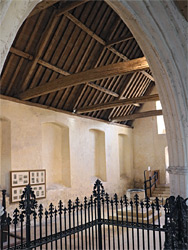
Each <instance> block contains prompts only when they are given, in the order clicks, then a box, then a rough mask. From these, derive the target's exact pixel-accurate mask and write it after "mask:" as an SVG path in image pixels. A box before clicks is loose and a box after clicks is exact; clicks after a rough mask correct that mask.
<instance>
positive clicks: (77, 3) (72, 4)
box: [57, 0, 89, 16]
mask: <svg viewBox="0 0 188 250" xmlns="http://www.w3.org/2000/svg"><path fill="white" fill-rule="evenodd" d="M88 1H89V0H85V1H73V2H68V3H67V4H66V5H65V6H64V7H62V8H61V9H59V11H58V12H57V16H62V15H63V14H65V13H66V12H68V11H70V10H73V9H74V8H76V7H78V6H80V5H82V4H84V3H87V2H88Z"/></svg>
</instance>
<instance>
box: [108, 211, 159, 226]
mask: <svg viewBox="0 0 188 250" xmlns="http://www.w3.org/2000/svg"><path fill="white" fill-rule="evenodd" d="M143 215H144V216H143V220H142V216H139V217H138V219H137V217H136V216H133V217H132V216H128V217H127V216H125V215H124V216H123V218H122V216H121V215H118V220H119V221H122V219H123V221H128V222H137V220H138V222H139V223H147V222H148V223H149V224H152V223H153V215H152V214H150V215H149V217H148V219H147V214H146V215H145V214H143ZM160 216H161V213H160ZM109 219H113V220H117V216H116V214H115V215H114V216H113V217H112V216H109ZM156 220H158V215H157V214H154V221H156Z"/></svg>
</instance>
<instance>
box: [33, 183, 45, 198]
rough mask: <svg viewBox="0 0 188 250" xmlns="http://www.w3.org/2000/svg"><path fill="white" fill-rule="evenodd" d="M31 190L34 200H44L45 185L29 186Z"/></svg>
mask: <svg viewBox="0 0 188 250" xmlns="http://www.w3.org/2000/svg"><path fill="white" fill-rule="evenodd" d="M31 187H32V190H33V191H34V194H35V196H36V198H38V199H40V198H45V197H46V187H45V184H43V185H35V186H31Z"/></svg>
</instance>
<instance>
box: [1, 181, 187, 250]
mask: <svg viewBox="0 0 188 250" xmlns="http://www.w3.org/2000/svg"><path fill="white" fill-rule="evenodd" d="M3 196H4V197H5V193H4V194H3ZM4 201H5V198H4ZM187 202H188V199H183V198H181V197H179V196H178V197H177V198H176V199H175V197H170V198H168V199H167V201H166V204H165V205H164V206H161V205H160V204H159V203H160V202H159V199H158V198H156V199H155V201H153V202H152V203H151V202H150V199H149V198H148V197H147V198H146V199H145V200H139V197H138V195H135V197H134V199H133V200H130V201H129V200H128V199H127V197H126V195H124V196H123V197H120V198H118V196H117V194H115V195H114V197H113V198H110V197H109V195H108V193H105V191H104V188H103V185H102V183H101V182H100V181H99V180H97V181H96V183H95V185H94V189H93V194H92V195H91V196H90V197H89V199H88V198H86V197H85V199H84V201H83V203H82V202H81V201H80V200H79V199H78V198H77V199H76V200H75V202H72V201H71V200H69V202H68V206H67V207H66V206H64V205H63V203H62V201H59V203H58V207H55V206H54V205H53V204H52V203H51V204H50V206H49V208H48V209H44V208H43V206H42V205H39V206H38V204H37V202H36V199H35V195H34V193H33V191H32V188H31V187H30V186H27V187H26V188H25V190H24V193H23V195H22V198H21V202H20V206H19V209H15V210H14V213H13V216H12V217H10V215H9V214H7V215H6V217H5V216H3V217H2V218H1V239H2V238H3V237H4V240H3V241H2V240H1V249H33V248H34V249H163V247H164V248H165V249H187V247H188V205H187Z"/></svg>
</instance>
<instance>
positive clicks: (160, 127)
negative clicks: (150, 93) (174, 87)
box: [156, 101, 166, 135]
mask: <svg viewBox="0 0 188 250" xmlns="http://www.w3.org/2000/svg"><path fill="white" fill-rule="evenodd" d="M156 109H157V110H159V109H162V106H161V102H160V101H156ZM157 130H158V134H159V135H160V134H166V129H165V123H164V118H163V115H158V116H157Z"/></svg>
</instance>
